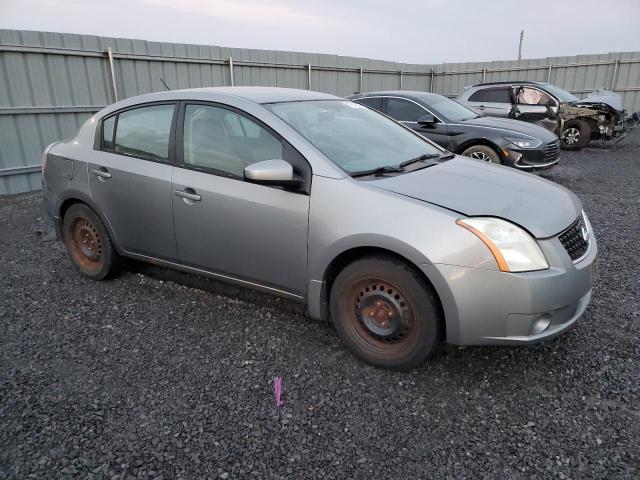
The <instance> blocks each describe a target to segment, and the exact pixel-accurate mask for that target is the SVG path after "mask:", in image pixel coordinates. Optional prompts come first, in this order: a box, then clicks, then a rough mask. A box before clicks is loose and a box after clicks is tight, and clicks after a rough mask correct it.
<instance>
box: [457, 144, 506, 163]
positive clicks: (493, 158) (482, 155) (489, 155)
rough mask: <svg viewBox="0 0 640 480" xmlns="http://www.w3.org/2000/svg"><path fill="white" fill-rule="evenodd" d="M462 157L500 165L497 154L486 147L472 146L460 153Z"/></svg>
mask: <svg viewBox="0 0 640 480" xmlns="http://www.w3.org/2000/svg"><path fill="white" fill-rule="evenodd" d="M462 155H464V156H465V157H471V158H475V159H476V160H483V161H485V162H487V163H497V164H502V161H501V160H500V155H498V152H496V151H495V150H494V149H493V148H491V147H489V146H487V145H472V146H470V147H469V148H467V149H466V150H465V151H464V152H462Z"/></svg>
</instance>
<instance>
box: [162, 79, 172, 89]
mask: <svg viewBox="0 0 640 480" xmlns="http://www.w3.org/2000/svg"><path fill="white" fill-rule="evenodd" d="M160 81H161V82H162V84H163V85H164V88H166V89H167V90H171V89H170V88H169V85H167V84H166V83H164V80H163V79H162V78H161V79H160Z"/></svg>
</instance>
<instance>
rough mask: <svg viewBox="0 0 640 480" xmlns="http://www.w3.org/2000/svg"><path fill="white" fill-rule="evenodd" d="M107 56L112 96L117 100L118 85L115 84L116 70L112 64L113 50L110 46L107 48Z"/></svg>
mask: <svg viewBox="0 0 640 480" xmlns="http://www.w3.org/2000/svg"><path fill="white" fill-rule="evenodd" d="M107 56H108V57H109V70H111V87H112V88H113V98H114V99H115V101H116V102H117V101H118V87H117V85H116V70H115V67H114V65H113V51H112V50H111V47H109V48H107Z"/></svg>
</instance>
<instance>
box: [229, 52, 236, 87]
mask: <svg viewBox="0 0 640 480" xmlns="http://www.w3.org/2000/svg"><path fill="white" fill-rule="evenodd" d="M229 78H230V79H231V86H232V87H233V86H235V85H234V81H233V58H231V57H229Z"/></svg>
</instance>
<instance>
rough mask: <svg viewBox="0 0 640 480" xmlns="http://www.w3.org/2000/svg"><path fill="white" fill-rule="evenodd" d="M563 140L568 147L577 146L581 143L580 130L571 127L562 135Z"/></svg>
mask: <svg viewBox="0 0 640 480" xmlns="http://www.w3.org/2000/svg"><path fill="white" fill-rule="evenodd" d="M562 139H563V140H564V142H565V143H566V144H567V145H575V144H576V143H578V142H579V141H580V130H578V129H577V128H575V127H569V128H567V129H566V130H565V131H564V133H563V134H562Z"/></svg>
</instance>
